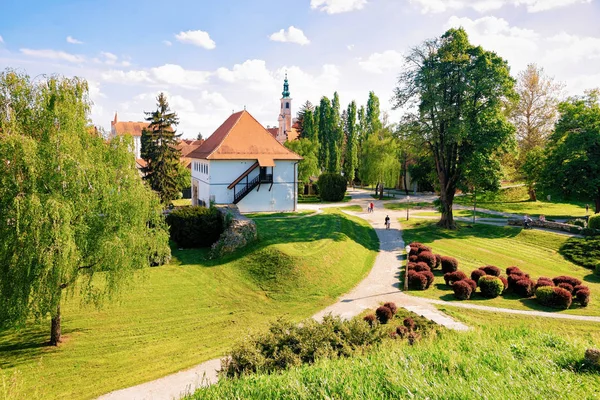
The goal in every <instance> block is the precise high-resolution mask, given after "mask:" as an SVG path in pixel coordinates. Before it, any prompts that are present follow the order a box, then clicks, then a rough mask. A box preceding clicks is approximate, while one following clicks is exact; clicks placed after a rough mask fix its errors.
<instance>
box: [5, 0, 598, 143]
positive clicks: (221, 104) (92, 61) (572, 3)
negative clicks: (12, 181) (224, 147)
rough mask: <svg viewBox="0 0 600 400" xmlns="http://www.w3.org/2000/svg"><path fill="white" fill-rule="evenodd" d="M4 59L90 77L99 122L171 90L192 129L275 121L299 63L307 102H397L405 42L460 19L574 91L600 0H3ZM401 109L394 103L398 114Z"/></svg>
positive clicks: (30, 68)
mask: <svg viewBox="0 0 600 400" xmlns="http://www.w3.org/2000/svg"><path fill="white" fill-rule="evenodd" d="M0 3H1V4H0V9H1V10H2V12H1V13H0V68H1V69H4V68H6V67H12V68H18V69H21V70H24V71H26V72H27V73H28V74H29V75H30V76H32V77H35V76H37V75H38V74H51V73H59V74H62V75H68V76H73V75H77V76H81V77H84V78H86V79H87V80H88V81H89V84H90V90H91V97H92V100H93V102H94V107H93V111H92V119H93V122H94V124H96V125H99V126H102V127H104V128H105V129H109V128H110V121H111V120H112V118H113V116H114V113H115V111H118V113H119V119H120V120H132V121H139V120H142V119H143V111H150V110H152V109H153V108H154V104H155V97H156V95H157V93H158V92H160V91H164V92H165V93H167V94H168V96H169V100H170V104H171V106H172V108H173V109H174V110H175V111H176V112H178V113H179V115H180V118H181V123H180V126H179V132H180V133H181V132H182V133H183V134H184V137H195V136H196V135H197V134H198V132H201V133H202V134H203V135H204V136H205V137H206V136H208V135H210V134H211V133H212V132H213V131H214V130H215V129H216V128H217V127H218V126H219V125H220V124H221V123H222V122H223V121H224V120H225V118H226V117H227V116H228V115H230V114H231V112H232V111H233V110H236V111H238V110H241V109H243V108H244V106H245V107H246V108H247V110H248V111H250V112H251V113H252V114H253V115H254V116H255V117H256V118H257V119H258V120H259V121H261V122H262V123H263V124H265V125H275V124H276V123H277V115H278V111H279V98H280V97H281V91H282V83H283V76H284V74H285V72H286V71H287V72H288V75H289V80H290V90H291V94H292V97H293V99H294V104H293V106H294V108H295V110H297V109H298V107H299V106H300V105H301V104H302V103H304V102H305V101H306V100H310V101H311V102H313V103H317V102H318V101H319V98H320V97H321V96H323V95H327V96H331V95H332V94H333V92H334V91H335V90H337V91H338V92H339V93H340V97H341V101H342V103H343V104H347V103H348V102H350V101H351V100H353V99H354V100H356V101H357V102H358V103H359V104H364V103H365V102H366V99H367V95H368V92H369V91H370V90H373V91H375V93H376V94H377V95H378V96H379V97H380V98H381V103H382V109H384V110H390V108H391V107H390V98H391V96H392V90H393V88H394V84H395V81H396V76H397V75H398V73H399V72H400V71H401V70H402V62H403V54H404V53H406V52H407V51H408V50H409V49H410V48H411V47H412V46H415V45H418V44H419V43H421V42H422V41H423V40H425V39H428V38H432V37H435V36H439V35H441V34H443V32H444V31H445V30H446V29H448V28H449V27H453V26H463V27H464V28H465V29H466V30H467V32H468V33H469V36H470V39H471V41H472V42H473V43H475V44H480V45H482V46H484V47H485V48H486V49H488V50H493V51H496V52H497V53H498V54H499V55H501V56H502V57H504V58H506V59H507V60H508V61H509V63H510V65H511V70H512V72H513V74H515V75H516V73H517V72H518V71H520V70H522V69H524V68H525V66H526V65H527V64H528V63H537V64H538V65H540V66H542V67H544V68H545V70H546V72H547V73H548V74H549V75H553V76H555V77H556V79H557V80H559V81H562V82H564V83H565V84H566V91H567V93H568V94H579V93H582V92H583V90H585V89H588V88H593V87H600V23H599V21H600V0H286V1H284V0H252V1H249V0H220V1H215V0H210V1H209V0H195V1H194V0H185V1H184V0H171V1H169V2H166V1H161V2H159V1H154V0H144V1H141V0H120V1H115V0H98V1H92V0H53V1H44V0H1V2H0ZM398 118H399V112H398V111H395V112H390V121H391V122H394V121H397V120H398Z"/></svg>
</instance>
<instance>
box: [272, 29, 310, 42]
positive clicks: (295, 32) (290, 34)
mask: <svg viewBox="0 0 600 400" xmlns="http://www.w3.org/2000/svg"><path fill="white" fill-rule="evenodd" d="M269 39H271V40H272V41H274V42H284V43H286V42H287V43H296V44H299V45H301V46H304V45H306V44H309V43H310V40H308V38H307V37H306V35H305V34H304V32H302V29H298V28H296V27H294V26H293V25H292V26H290V27H289V28H288V29H287V31H286V30H285V29H281V30H280V31H279V32H275V33H273V34H272V35H271V36H269Z"/></svg>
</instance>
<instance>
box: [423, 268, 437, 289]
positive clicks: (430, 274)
mask: <svg viewBox="0 0 600 400" xmlns="http://www.w3.org/2000/svg"><path fill="white" fill-rule="evenodd" d="M419 273H420V274H421V275H423V276H425V278H427V286H425V289H429V288H430V287H431V285H432V284H433V281H434V280H435V276H434V275H433V272H431V271H423V272H419Z"/></svg>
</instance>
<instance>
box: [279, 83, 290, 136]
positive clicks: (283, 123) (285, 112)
mask: <svg viewBox="0 0 600 400" xmlns="http://www.w3.org/2000/svg"><path fill="white" fill-rule="evenodd" d="M281 95H282V97H281V111H280V112H279V130H278V131H277V137H276V139H277V141H278V142H279V143H281V144H283V143H284V142H285V141H286V140H287V138H288V133H290V132H291V130H292V99H291V98H290V85H289V83H288V78H287V72H286V74H285V80H284V81H283V92H282V93H281Z"/></svg>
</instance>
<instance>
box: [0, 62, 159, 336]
mask: <svg viewBox="0 0 600 400" xmlns="http://www.w3.org/2000/svg"><path fill="white" fill-rule="evenodd" d="M0 110H2V112H0V160H2V162H0V221H2V223H0V238H2V239H1V240H0V242H1V245H0V327H6V326H12V325H24V324H26V323H28V322H29V321H31V320H32V319H33V320H38V321H43V320H45V319H46V318H47V317H50V344H52V345H57V344H58V343H59V342H60V341H61V317H62V312H61V304H62V302H63V301H64V300H65V297H66V296H69V295H73V294H74V293H80V294H81V299H82V301H84V302H94V303H96V304H99V301H100V300H101V299H102V298H104V297H110V296H111V295H114V294H117V293H118V291H119V289H121V288H122V287H123V285H124V284H125V283H127V282H128V281H130V280H131V278H132V277H133V272H134V271H135V270H137V269H140V268H143V267H145V266H148V265H150V264H151V263H160V262H161V261H165V260H166V259H168V258H169V257H170V250H169V246H168V240H169V236H168V232H167V228H166V226H165V223H164V218H163V215H162V207H161V205H160V202H159V199H158V197H157V196H156V194H155V193H154V192H152V191H151V190H150V189H149V188H148V187H147V186H146V185H144V184H143V182H142V181H141V180H140V178H139V173H138V171H137V168H136V167H135V162H134V159H133V157H132V156H131V152H130V150H129V149H130V146H131V145H132V144H133V143H132V141H131V139H130V138H127V137H116V138H114V139H113V140H112V141H111V142H109V143H107V142H106V141H105V140H104V139H103V138H102V137H101V136H100V135H98V134H97V133H96V132H95V130H94V129H93V128H92V129H90V127H89V126H88V125H87V124H88V121H89V112H90V102H89V97H88V86H87V83H86V82H85V81H83V80H80V79H78V78H73V79H68V78H61V77H50V78H47V79H46V80H45V81H44V82H38V83H32V82H31V80H30V79H29V77H28V76H26V75H20V74H18V73H16V72H14V71H11V70H7V71H5V72H4V73H0Z"/></svg>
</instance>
